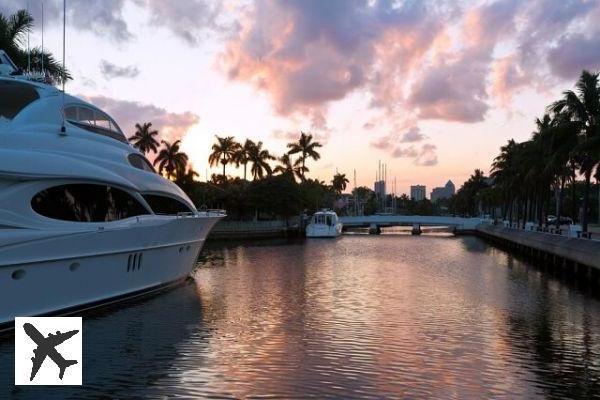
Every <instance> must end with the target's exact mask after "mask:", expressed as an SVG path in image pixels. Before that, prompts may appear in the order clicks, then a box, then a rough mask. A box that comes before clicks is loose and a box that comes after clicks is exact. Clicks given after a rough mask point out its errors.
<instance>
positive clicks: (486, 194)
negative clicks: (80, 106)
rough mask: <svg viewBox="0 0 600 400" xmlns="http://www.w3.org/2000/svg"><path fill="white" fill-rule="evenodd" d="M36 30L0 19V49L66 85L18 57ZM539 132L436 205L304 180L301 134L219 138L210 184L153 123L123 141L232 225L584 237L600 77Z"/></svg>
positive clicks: (342, 179)
mask: <svg viewBox="0 0 600 400" xmlns="http://www.w3.org/2000/svg"><path fill="white" fill-rule="evenodd" d="M32 28H33V18H32V16H31V15H30V14H29V13H28V12H27V11H26V10H20V11H18V12H16V13H15V14H13V15H8V16H6V15H3V14H1V13H0V48H2V49H4V50H5V51H6V53H7V54H8V55H9V56H10V57H11V58H12V59H13V61H14V62H15V64H16V65H17V67H18V68H20V69H21V70H22V71H27V72H33V73H40V72H42V73H44V75H45V76H46V78H47V79H48V80H49V81H51V82H54V83H60V82H61V81H62V80H69V79H72V77H71V75H70V74H69V72H68V71H67V70H64V69H63V68H62V66H61V64H60V63H58V62H57V61H56V59H55V58H54V57H53V55H52V54H50V53H49V52H46V51H44V52H42V51H41V49H39V48H33V49H31V51H30V53H29V54H28V52H27V50H26V49H24V43H26V41H25V37H26V35H27V33H28V32H30V31H31V29H32ZM42 66H43V68H44V71H42ZM535 126H536V129H535V131H534V132H533V133H532V136H531V138H530V139H529V140H527V141H524V142H520V143H519V142H516V141H515V140H514V139H510V140H509V141H508V142H507V143H506V144H505V145H504V146H502V147H501V148H500V153H499V155H498V156H497V157H496V158H495V159H494V160H493V162H492V165H491V170H490V174H489V176H486V175H485V173H484V172H483V171H482V170H480V169H476V170H475V172H474V173H473V174H472V175H471V176H470V178H469V179H468V180H467V181H466V182H464V184H463V185H462V186H461V187H460V188H459V190H458V191H457V192H456V194H455V195H454V196H452V197H451V198H449V199H441V200H439V201H437V202H435V203H432V202H431V201H430V200H428V199H424V200H422V201H414V200H412V199H410V198H409V197H408V196H407V195H406V194H403V195H401V196H397V197H396V196H392V195H387V196H385V198H383V199H381V198H378V197H377V195H376V194H375V192H374V191H373V190H371V189H370V188H368V187H366V186H360V187H356V188H354V190H352V192H351V193H350V194H348V193H344V191H345V190H346V188H347V185H348V179H347V177H346V175H345V174H342V173H336V174H335V175H334V176H333V178H332V180H331V182H330V183H329V184H328V183H325V182H323V181H320V180H318V179H311V178H309V177H308V176H307V175H308V173H309V172H310V169H309V166H308V164H309V162H311V161H318V160H319V159H320V157H321V156H320V154H319V152H318V149H319V148H321V147H322V145H321V144H320V143H319V142H316V141H314V138H313V136H312V135H311V134H309V133H304V132H300V136H299V138H298V140H297V141H293V142H291V143H288V145H287V148H288V151H287V152H286V153H285V154H282V155H280V156H278V157H276V156H275V155H274V154H273V153H271V152H270V151H269V150H268V149H266V148H265V147H264V144H263V143H262V142H260V141H259V142H254V141H252V140H250V139H245V141H244V142H243V143H241V142H237V141H236V140H235V138H234V137H233V136H224V137H220V136H216V141H215V143H214V144H213V146H212V152H211V154H210V156H209V159H208V163H209V165H210V166H213V167H214V166H222V174H212V176H211V178H210V180H209V181H208V182H199V181H197V180H196V178H197V177H198V176H199V174H198V173H197V172H196V171H194V169H193V168H192V167H191V166H190V163H189V160H188V156H187V154H185V153H184V152H182V151H181V149H180V146H181V141H180V140H176V141H174V142H168V141H165V140H160V134H159V132H158V131H157V130H156V129H153V127H152V123H151V122H144V123H141V124H139V123H138V124H136V126H135V129H136V130H135V133H134V134H133V135H132V136H131V137H129V141H130V143H131V144H132V145H133V146H134V147H136V148H137V149H139V150H140V151H141V152H142V153H144V154H145V155H146V156H152V157H154V162H153V165H154V166H155V167H156V169H157V171H158V173H160V174H163V175H164V176H165V177H167V178H169V179H171V180H173V181H174V182H175V183H177V184H178V185H179V186H180V187H181V188H182V189H183V190H184V191H185V192H186V193H187V194H188V195H189V196H190V198H191V199H192V201H193V202H194V203H195V204H196V206H198V207H208V208H222V209H226V210H227V212H228V218H227V219H228V220H229V221H260V220H283V221H286V222H287V221H288V220H289V219H290V218H292V217H296V218H297V217H298V216H299V215H300V214H302V213H312V212H315V211H317V210H318V209H320V208H330V209H334V210H335V211H336V212H338V214H340V215H355V214H357V213H359V214H364V215H370V214H374V213H378V212H392V213H398V214H409V215H410V214H413V215H414V214H419V215H460V216H480V215H489V216H490V217H492V218H494V219H498V218H501V219H503V220H506V221H509V222H510V224H511V226H512V225H513V224H516V225H517V226H520V227H522V226H524V225H525V224H526V223H527V222H534V223H537V224H538V225H539V226H544V225H548V216H549V215H555V216H558V217H559V218H556V222H555V224H556V225H557V226H558V225H559V224H560V222H561V218H560V217H569V218H571V219H572V221H573V222H574V223H580V224H581V230H582V231H583V232H584V233H587V232H588V231H589V228H590V221H598V223H599V224H600V212H599V209H600V204H599V202H600V165H599V164H600V85H599V80H598V73H591V72H589V71H585V70H584V71H583V72H582V73H581V75H580V78H579V79H578V81H577V82H576V83H575V90H567V91H565V92H563V96H562V98H560V99H558V100H557V101H555V102H553V103H552V104H550V105H549V106H547V107H546V113H545V114H544V115H543V116H542V117H541V118H537V119H536V120H535ZM152 157H150V158H152ZM273 163H275V165H273ZM231 166H235V167H236V168H237V167H240V166H243V177H232V176H229V175H227V167H231ZM249 178H251V179H249ZM593 180H595V181H596V182H595V184H593V183H592V181H593Z"/></svg>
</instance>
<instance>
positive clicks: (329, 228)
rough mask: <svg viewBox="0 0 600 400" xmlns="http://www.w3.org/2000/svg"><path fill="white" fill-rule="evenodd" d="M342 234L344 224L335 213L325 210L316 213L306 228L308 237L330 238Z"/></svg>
mask: <svg viewBox="0 0 600 400" xmlns="http://www.w3.org/2000/svg"><path fill="white" fill-rule="evenodd" d="M341 234H342V222H341V221H340V219H339V218H338V216H337V214H336V213H335V212H334V211H330V210H323V211H318V212H316V213H314V215H313V216H312V218H311V219H310V223H309V224H308V226H307V227H306V237H309V238H318V237H322V238H329V237H337V236H339V235H341Z"/></svg>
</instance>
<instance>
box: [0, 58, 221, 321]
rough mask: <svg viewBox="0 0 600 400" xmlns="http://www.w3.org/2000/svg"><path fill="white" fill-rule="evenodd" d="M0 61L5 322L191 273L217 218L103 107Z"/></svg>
mask: <svg viewBox="0 0 600 400" xmlns="http://www.w3.org/2000/svg"><path fill="white" fill-rule="evenodd" d="M0 55H4V56H5V54H3V52H0ZM2 64H3V66H4V68H2V69H0V329H1V328H2V326H6V325H10V324H11V323H12V320H13V319H14V317H15V316H31V315H44V314H53V313H65V312H68V311H73V310H75V309H80V308H87V307H90V306H94V305H97V304H100V303H104V302H107V301H111V300H114V299H119V298H123V297H130V296H131V295H134V294H139V293H143V292H147V291H151V290H155V289H158V288H161V287H164V286H166V285H169V284H172V283H174V282H177V281H180V280H182V279H184V278H186V277H187V276H188V275H189V273H190V271H191V269H192V268H193V266H194V264H195V261H196V258H197V256H198V253H199V252H200V250H201V248H202V246H203V244H204V240H205V238H206V236H207V235H208V233H209V231H210V229H211V228H212V227H213V225H214V224H215V223H216V222H217V221H218V220H219V219H220V218H222V217H223V216H224V215H223V214H222V213H221V212H199V211H197V210H196V208H195V207H194V204H193V203H192V201H191V200H190V199H189V198H188V197H187V196H186V194H185V193H184V192H183V191H182V190H181V189H180V188H179V187H178V186H177V185H175V184H174V183H173V182H171V181H169V180H167V179H165V178H163V177H162V176H160V175H158V174H157V173H156V172H155V171H154V169H153V167H152V165H151V164H150V163H149V162H148V161H147V160H146V158H144V156H143V154H141V153H140V152H138V151H137V150H136V149H134V148H132V147H131V146H130V145H129V144H128V142H127V139H126V138H125V136H124V134H123V132H122V131H121V129H120V128H119V126H118V125H117V124H116V123H115V121H114V120H113V119H112V118H111V117H110V116H108V115H107V114H106V113H104V112H102V111H101V110H99V109H98V108H96V107H94V106H93V105H91V104H88V103H86V102H84V101H82V100H80V99H78V98H76V97H73V96H69V95H64V96H63V94H62V92H61V91H59V90H58V89H56V88H55V87H53V86H50V85H46V84H43V83H38V82H34V81H32V80H28V79H26V78H25V77H22V76H13V75H14V74H15V73H16V71H14V70H12V69H11V68H7V67H6V66H7V65H8V66H9V67H12V66H13V65H11V64H12V63H10V64H9V63H8V62H7V61H6V60H4V62H2Z"/></svg>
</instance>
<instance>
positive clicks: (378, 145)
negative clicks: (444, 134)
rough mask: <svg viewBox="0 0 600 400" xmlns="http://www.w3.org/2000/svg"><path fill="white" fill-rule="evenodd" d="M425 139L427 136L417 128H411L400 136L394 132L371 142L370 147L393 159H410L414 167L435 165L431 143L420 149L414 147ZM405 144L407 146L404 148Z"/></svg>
mask: <svg viewBox="0 0 600 400" xmlns="http://www.w3.org/2000/svg"><path fill="white" fill-rule="evenodd" d="M426 138H427V136H425V135H424V134H423V133H421V130H420V129H419V127H417V126H412V127H410V128H409V129H408V130H407V131H405V132H403V133H402V134H398V133H396V131H394V132H392V133H390V134H388V135H385V136H381V137H379V138H378V139H376V140H373V141H371V147H373V148H375V149H378V150H383V151H386V152H388V153H389V154H390V156H392V157H394V158H410V159H412V160H413V163H414V164H415V165H419V166H431V165H436V164H437V162H438V161H437V153H436V150H437V148H436V146H435V145H434V144H431V143H424V144H422V145H421V146H420V147H419V146H418V145H416V143H418V142H422V141H423V140H425V139H426ZM406 143H409V145H408V146H405V144H406Z"/></svg>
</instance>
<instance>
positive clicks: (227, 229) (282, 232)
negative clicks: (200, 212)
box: [207, 221, 300, 240]
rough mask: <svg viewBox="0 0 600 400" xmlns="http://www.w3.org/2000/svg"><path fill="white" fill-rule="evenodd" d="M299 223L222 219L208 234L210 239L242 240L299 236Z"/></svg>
mask: <svg viewBox="0 0 600 400" xmlns="http://www.w3.org/2000/svg"><path fill="white" fill-rule="evenodd" d="M299 235H300V229H299V227H298V224H297V223H291V222H286V221H220V222H218V223H217V224H216V225H215V227H214V228H213V229H212V231H211V232H210V234H209V235H208V238H207V239H208V240H241V239H268V238H286V237H297V236H299Z"/></svg>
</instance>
